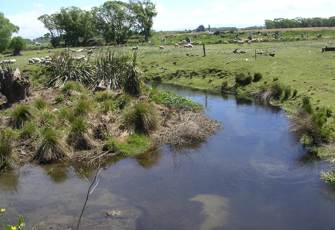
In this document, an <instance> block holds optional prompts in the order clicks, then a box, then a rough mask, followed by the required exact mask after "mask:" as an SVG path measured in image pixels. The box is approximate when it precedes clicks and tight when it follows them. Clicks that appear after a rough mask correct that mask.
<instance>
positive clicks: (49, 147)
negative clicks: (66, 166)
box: [34, 128, 67, 164]
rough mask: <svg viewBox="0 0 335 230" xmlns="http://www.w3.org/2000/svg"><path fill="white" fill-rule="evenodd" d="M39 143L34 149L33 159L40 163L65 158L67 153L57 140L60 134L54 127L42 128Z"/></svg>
mask: <svg viewBox="0 0 335 230" xmlns="http://www.w3.org/2000/svg"><path fill="white" fill-rule="evenodd" d="M41 137H42V140H41V143H40V145H39V147H38V149H37V151H36V154H35V156H34V160H37V161H38V162H39V163H41V164H47V163H52V162H56V161H60V160H62V159H64V158H66V156H67V154H66V151H65V149H64V147H63V146H62V144H61V143H60V142H59V141H58V140H59V138H60V136H59V134H58V132H57V131H56V130H55V129H52V128H44V129H43V130H42V132H41Z"/></svg>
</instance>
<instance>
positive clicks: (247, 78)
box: [235, 73, 252, 86]
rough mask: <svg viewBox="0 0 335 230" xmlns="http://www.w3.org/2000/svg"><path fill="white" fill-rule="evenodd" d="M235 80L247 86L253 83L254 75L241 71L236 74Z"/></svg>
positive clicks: (238, 83)
mask: <svg viewBox="0 0 335 230" xmlns="http://www.w3.org/2000/svg"><path fill="white" fill-rule="evenodd" d="M235 82H236V84H237V85H238V86H246V85H249V84H251V82H252V77H251V75H250V74H248V75H246V74H244V73H240V74H237V75H236V76H235Z"/></svg>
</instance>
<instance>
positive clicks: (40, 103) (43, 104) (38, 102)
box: [34, 97, 48, 110]
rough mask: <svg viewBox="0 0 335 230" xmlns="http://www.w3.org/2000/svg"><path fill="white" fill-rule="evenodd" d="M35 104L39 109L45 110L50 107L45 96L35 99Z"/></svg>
mask: <svg viewBox="0 0 335 230" xmlns="http://www.w3.org/2000/svg"><path fill="white" fill-rule="evenodd" d="M34 106H35V108H36V109H38V110H43V109H45V108H47V107H48V103H47V102H46V101H45V100H44V99H43V98H41V97H39V98H37V99H36V100H35V101H34Z"/></svg>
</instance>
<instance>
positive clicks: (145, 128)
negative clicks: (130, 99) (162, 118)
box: [123, 102, 157, 134]
mask: <svg viewBox="0 0 335 230" xmlns="http://www.w3.org/2000/svg"><path fill="white" fill-rule="evenodd" d="M123 120H124V124H125V126H126V127H127V128H129V129H133V130H135V132H137V133H143V134H149V133H150V131H152V130H154V129H156V128H157V115H156V111H155V109H154V107H153V106H152V105H151V104H149V103H146V102H137V103H135V104H133V105H131V106H129V107H128V108H127V109H126V111H125V112H124V114H123Z"/></svg>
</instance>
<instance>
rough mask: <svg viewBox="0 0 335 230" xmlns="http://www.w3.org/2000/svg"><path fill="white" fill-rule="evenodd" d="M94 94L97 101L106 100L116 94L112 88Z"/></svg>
mask: <svg viewBox="0 0 335 230" xmlns="http://www.w3.org/2000/svg"><path fill="white" fill-rule="evenodd" d="M94 96H95V100H96V101H97V102H104V101H107V100H111V99H113V98H114V95H113V93H112V91H110V90H105V91H99V92H96V93H95V95H94Z"/></svg>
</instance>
